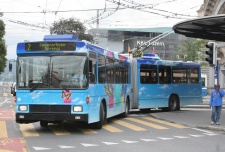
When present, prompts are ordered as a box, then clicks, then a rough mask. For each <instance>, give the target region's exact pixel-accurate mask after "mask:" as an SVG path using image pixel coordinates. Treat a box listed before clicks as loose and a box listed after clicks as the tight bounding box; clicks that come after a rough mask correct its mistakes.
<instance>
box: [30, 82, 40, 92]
mask: <svg viewBox="0 0 225 152" xmlns="http://www.w3.org/2000/svg"><path fill="white" fill-rule="evenodd" d="M40 85H43V83H37V84H36V85H34V86H33V87H32V88H31V89H30V92H33V91H34V90H35V89H36V88H37V87H39V86H40Z"/></svg>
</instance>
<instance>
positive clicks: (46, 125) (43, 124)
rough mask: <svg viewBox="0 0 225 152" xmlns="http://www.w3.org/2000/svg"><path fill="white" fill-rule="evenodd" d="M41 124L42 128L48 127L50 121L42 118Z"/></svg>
mask: <svg viewBox="0 0 225 152" xmlns="http://www.w3.org/2000/svg"><path fill="white" fill-rule="evenodd" d="M40 126H41V127H42V128H47V127H48V122H47V121H44V120H41V121H40Z"/></svg>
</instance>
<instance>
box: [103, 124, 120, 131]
mask: <svg viewBox="0 0 225 152" xmlns="http://www.w3.org/2000/svg"><path fill="white" fill-rule="evenodd" d="M102 128H104V129H105V130H108V131H110V132H123V131H122V130H120V129H118V128H116V127H113V126H111V125H108V124H106V125H104V126H102Z"/></svg>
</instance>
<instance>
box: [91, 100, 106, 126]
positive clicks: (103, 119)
mask: <svg viewBox="0 0 225 152" xmlns="http://www.w3.org/2000/svg"><path fill="white" fill-rule="evenodd" d="M99 117H100V118H99V121H98V122H95V123H93V124H91V127H92V128H94V129H101V128H102V126H103V124H104V123H105V122H106V111H105V108H104V106H103V103H101V105H100V112H99Z"/></svg>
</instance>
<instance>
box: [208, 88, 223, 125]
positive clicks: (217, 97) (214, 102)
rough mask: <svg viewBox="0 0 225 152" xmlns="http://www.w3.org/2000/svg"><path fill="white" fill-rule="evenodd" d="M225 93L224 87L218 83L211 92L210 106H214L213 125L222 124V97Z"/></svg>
mask: <svg viewBox="0 0 225 152" xmlns="http://www.w3.org/2000/svg"><path fill="white" fill-rule="evenodd" d="M224 95H225V92H224V90H223V89H220V85H219V84H217V85H216V86H215V89H214V90H213V91H212V93H211V98H210V107H211V108H212V116H211V120H212V122H211V125H214V124H216V125H220V115H221V111H222V98H223V96H224Z"/></svg>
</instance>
